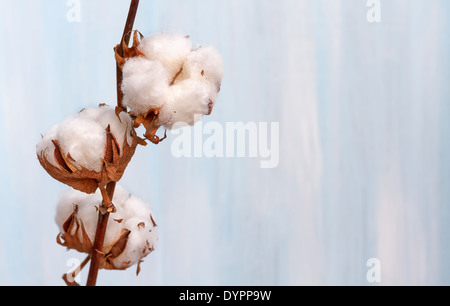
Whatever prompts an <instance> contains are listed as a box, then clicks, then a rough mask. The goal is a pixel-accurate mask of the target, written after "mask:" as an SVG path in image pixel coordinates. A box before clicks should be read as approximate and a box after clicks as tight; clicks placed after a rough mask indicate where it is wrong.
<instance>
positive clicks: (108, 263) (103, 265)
mask: <svg viewBox="0 0 450 306" xmlns="http://www.w3.org/2000/svg"><path fill="white" fill-rule="evenodd" d="M130 234H131V231H129V230H126V229H124V230H123V231H122V234H121V235H120V238H119V239H118V240H117V241H116V242H115V243H114V244H113V245H112V246H111V248H110V250H109V251H107V253H106V254H105V255H104V257H103V258H102V260H101V261H100V269H106V270H125V269H126V268H128V267H116V266H115V265H114V264H113V260H114V259H116V258H117V257H119V256H120V255H121V254H122V253H123V252H124V251H125V248H126V247H127V242H128V237H129V236H130Z"/></svg>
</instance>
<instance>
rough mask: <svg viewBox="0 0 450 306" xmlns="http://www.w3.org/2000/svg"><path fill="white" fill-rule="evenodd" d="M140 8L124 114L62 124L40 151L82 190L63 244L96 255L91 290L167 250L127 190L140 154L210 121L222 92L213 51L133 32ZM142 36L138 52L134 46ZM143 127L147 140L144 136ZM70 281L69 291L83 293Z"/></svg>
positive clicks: (60, 210) (61, 217)
mask: <svg viewBox="0 0 450 306" xmlns="http://www.w3.org/2000/svg"><path fill="white" fill-rule="evenodd" d="M138 5H139V0H132V1H131V6H130V10H129V15H128V19H127V23H126V26H125V30H124V34H123V36H122V41H121V43H120V44H118V45H117V46H116V47H115V58H116V65H117V88H118V99H117V107H115V108H113V107H109V106H107V105H105V104H101V105H99V106H98V107H92V108H86V109H83V110H81V111H80V112H79V113H77V114H74V115H72V116H69V117H68V118H66V119H65V120H63V121H62V122H61V123H59V124H56V125H54V126H53V127H52V128H51V129H50V130H49V131H48V132H47V133H45V134H44V135H42V139H41V140H40V142H39V143H38V144H37V146H36V151H37V157H38V160H39V162H40V164H41V165H42V167H43V168H44V169H45V170H46V171H47V173H48V174H49V175H50V176H52V177H53V178H54V179H56V180H58V181H60V182H61V183H64V184H66V185H67V186H69V187H71V188H72V189H70V190H68V191H67V192H65V193H64V194H63V195H61V197H60V199H59V202H58V205H57V213H56V218H55V221H56V223H57V225H58V227H59V230H60V233H59V234H58V236H57V242H58V243H59V244H60V245H62V246H64V247H66V248H68V249H73V250H76V251H78V252H81V253H86V254H88V256H87V258H86V260H85V261H84V262H83V263H82V264H81V266H80V269H82V268H83V267H84V266H85V265H86V264H87V263H88V262H89V261H91V265H90V269H89V275H88V280H87V285H88V286H94V285H95V284H96V280H97V274H98V271H99V270H100V269H108V270H126V269H128V268H130V267H132V266H135V265H137V267H138V273H139V271H140V264H141V263H142V261H143V259H144V258H145V257H147V256H148V255H149V254H151V253H152V252H153V251H154V250H155V248H156V245H157V240H158V234H157V231H156V226H157V225H156V222H155V217H154V215H153V213H152V212H151V211H150V209H149V207H148V205H147V204H145V202H144V201H143V200H141V199H139V198H137V197H135V196H133V195H130V194H129V193H128V192H127V191H126V190H125V189H124V188H123V187H121V186H118V185H117V182H119V181H120V180H121V178H122V177H123V175H124V173H125V170H126V168H127V166H128V164H129V163H130V162H131V160H132V157H133V156H134V154H135V151H136V149H137V148H138V147H139V146H145V145H147V142H146V141H147V140H148V141H150V142H152V143H154V144H158V143H160V142H161V141H163V140H164V139H165V138H166V137H167V134H166V133H165V136H164V137H163V138H160V137H158V136H157V132H158V130H159V129H160V128H163V129H165V130H167V129H175V128H178V127H180V126H182V125H193V124H194V123H195V122H196V121H197V120H199V118H201V117H202V116H204V115H210V114H211V113H212V110H213V108H214V105H215V103H216V101H217V98H218V94H219V92H220V87H221V82H222V77H223V73H224V63H223V60H222V57H221V56H220V54H219V52H218V51H217V50H216V49H215V48H214V47H211V46H200V45H196V44H194V43H193V42H192V40H191V39H190V37H189V36H186V35H181V34H174V33H154V34H150V35H148V36H145V37H144V36H143V35H142V34H140V33H139V32H138V31H132V28H133V24H134V19H135V17H136V12H137V8H138ZM131 36H133V43H132V46H129V40H130V38H131ZM141 125H143V126H144V128H145V134H144V135H143V137H144V138H141V137H139V136H138V135H137V132H136V130H137V128H138V127H139V126H141ZM69 276H70V275H68V274H65V275H64V280H65V281H66V283H67V284H68V285H78V284H77V283H75V282H74V281H73V276H74V275H71V276H72V278H71V277H69Z"/></svg>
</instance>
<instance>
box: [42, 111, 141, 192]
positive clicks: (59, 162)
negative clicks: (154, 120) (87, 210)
mask: <svg viewBox="0 0 450 306" xmlns="http://www.w3.org/2000/svg"><path fill="white" fill-rule="evenodd" d="M132 125H133V122H132V119H131V118H130V116H129V115H128V114H127V113H125V112H120V111H118V110H114V109H112V108H110V107H107V106H100V107H98V108H92V109H84V110H82V111H81V112H80V113H78V114H77V115H74V116H71V117H69V118H67V119H66V120H65V121H63V122H62V123H60V124H57V125H55V126H54V127H53V128H51V129H50V131H49V132H48V133H47V134H45V135H44V136H43V137H42V140H41V141H40V142H39V143H38V145H37V156H38V159H39V161H40V163H41V165H42V167H44V169H45V170H46V171H47V172H48V173H49V174H50V175H51V176H52V177H53V178H55V179H56V180H58V181H60V182H62V183H64V184H67V185H69V186H71V187H72V188H74V189H77V190H79V191H82V192H85V193H88V194H91V193H94V192H95V191H96V190H97V188H101V189H102V190H103V189H104V187H105V186H106V184H107V183H109V182H117V181H119V180H120V179H121V177H122V175H123V173H124V171H125V168H126V167H127V165H128V163H129V161H130V160H131V158H132V156H133V155H134V152H135V150H136V146H137V144H138V137H137V135H136V132H135V130H134V129H133V126H132Z"/></svg>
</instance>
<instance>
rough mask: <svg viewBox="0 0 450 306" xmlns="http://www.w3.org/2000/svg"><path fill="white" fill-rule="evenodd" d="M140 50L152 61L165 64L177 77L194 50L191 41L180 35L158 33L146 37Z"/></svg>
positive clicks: (172, 74) (171, 73)
mask: <svg viewBox="0 0 450 306" xmlns="http://www.w3.org/2000/svg"><path fill="white" fill-rule="evenodd" d="M138 49H139V50H140V51H141V52H142V53H144V54H145V57H146V58H148V59H149V60H151V61H159V62H161V63H163V64H164V65H165V66H166V67H167V68H168V69H169V72H170V76H171V77H173V76H175V75H176V74H177V73H178V72H179V71H180V69H181V67H183V63H184V61H185V59H186V56H187V55H188V54H189V52H191V50H192V42H191V40H190V39H189V38H188V37H186V36H184V35H180V34H167V33H157V34H151V35H149V36H146V37H144V39H143V40H142V41H141V44H140V45H139V47H138Z"/></svg>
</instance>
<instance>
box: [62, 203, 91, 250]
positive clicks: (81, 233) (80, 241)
mask: <svg viewBox="0 0 450 306" xmlns="http://www.w3.org/2000/svg"><path fill="white" fill-rule="evenodd" d="M56 242H57V243H58V244H59V245H61V246H64V247H66V248H67V249H69V250H72V249H73V250H77V251H78V252H81V253H88V254H90V253H91V252H92V243H91V240H90V238H89V236H88V234H87V233H86V229H85V227H84V224H83V221H81V220H80V219H79V218H78V206H76V205H75V208H74V211H73V213H72V214H71V215H70V217H69V218H68V219H67V220H66V222H65V223H64V224H63V232H62V233H60V234H58V236H57V237H56Z"/></svg>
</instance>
